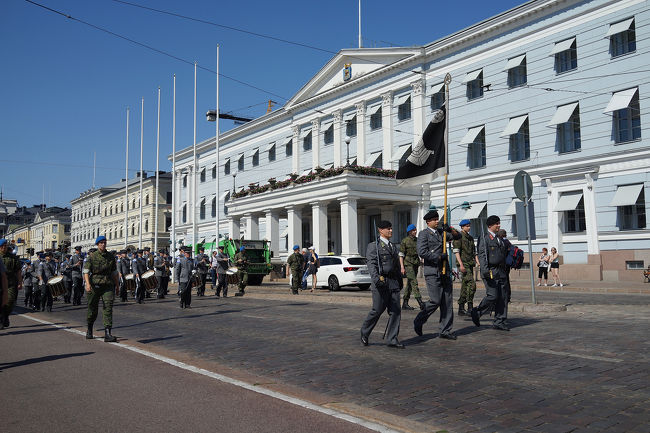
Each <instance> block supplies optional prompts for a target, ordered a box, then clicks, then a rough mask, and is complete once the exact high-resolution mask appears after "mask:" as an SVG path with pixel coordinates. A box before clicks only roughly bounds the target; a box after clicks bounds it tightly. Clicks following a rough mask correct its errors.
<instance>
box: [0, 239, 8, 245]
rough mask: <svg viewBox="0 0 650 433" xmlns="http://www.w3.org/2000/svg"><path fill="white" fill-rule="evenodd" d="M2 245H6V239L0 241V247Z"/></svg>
mask: <svg viewBox="0 0 650 433" xmlns="http://www.w3.org/2000/svg"><path fill="white" fill-rule="evenodd" d="M3 245H7V240H6V239H0V247H1V246H3Z"/></svg>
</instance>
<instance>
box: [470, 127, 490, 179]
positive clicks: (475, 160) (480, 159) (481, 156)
mask: <svg viewBox="0 0 650 433" xmlns="http://www.w3.org/2000/svg"><path fill="white" fill-rule="evenodd" d="M467 161H468V165H469V168H470V169H476V168H483V167H485V162H486V155H485V129H484V128H483V129H481V132H480V133H479V134H478V135H477V136H476V138H475V139H474V141H473V142H472V143H469V145H468V147H467Z"/></svg>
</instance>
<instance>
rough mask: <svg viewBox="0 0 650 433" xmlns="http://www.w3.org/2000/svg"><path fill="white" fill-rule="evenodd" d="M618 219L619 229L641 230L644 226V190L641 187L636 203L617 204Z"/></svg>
mask: <svg viewBox="0 0 650 433" xmlns="http://www.w3.org/2000/svg"><path fill="white" fill-rule="evenodd" d="M617 211H618V221H619V228H620V229H621V230H641V229H645V228H646V219H645V191H644V190H643V188H641V192H640V193H639V196H638V198H637V199H636V203H635V204H633V205H629V206H618V207H617Z"/></svg>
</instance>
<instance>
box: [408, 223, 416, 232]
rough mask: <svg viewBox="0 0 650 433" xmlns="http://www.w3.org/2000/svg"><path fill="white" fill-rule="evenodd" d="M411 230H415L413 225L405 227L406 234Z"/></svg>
mask: <svg viewBox="0 0 650 433" xmlns="http://www.w3.org/2000/svg"><path fill="white" fill-rule="evenodd" d="M411 230H415V224H409V225H408V227H406V233H408V232H410V231H411Z"/></svg>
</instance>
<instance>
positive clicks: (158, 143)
mask: <svg viewBox="0 0 650 433" xmlns="http://www.w3.org/2000/svg"><path fill="white" fill-rule="evenodd" d="M159 163H160V86H158V125H157V126H156V191H155V192H154V194H155V197H156V205H155V210H154V226H153V227H154V229H153V236H154V237H153V251H154V254H155V253H156V252H158V182H159V181H160V179H159V175H158V169H159Z"/></svg>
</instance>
